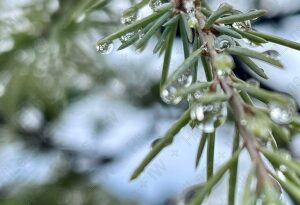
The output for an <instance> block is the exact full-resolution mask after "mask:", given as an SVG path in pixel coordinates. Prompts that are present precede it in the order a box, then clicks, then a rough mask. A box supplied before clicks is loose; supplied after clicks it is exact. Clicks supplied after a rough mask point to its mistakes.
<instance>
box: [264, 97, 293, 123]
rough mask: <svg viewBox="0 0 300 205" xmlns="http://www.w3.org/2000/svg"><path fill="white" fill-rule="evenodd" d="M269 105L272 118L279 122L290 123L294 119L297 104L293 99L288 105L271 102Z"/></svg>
mask: <svg viewBox="0 0 300 205" xmlns="http://www.w3.org/2000/svg"><path fill="white" fill-rule="evenodd" d="M269 107H270V117H271V119H272V120H273V121H274V122H276V123H278V124H288V123H290V122H291V120H292V119H293V116H294V113H295V112H296V106H295V103H294V102H293V101H291V102H290V103H289V104H287V105H279V104H276V103H271V104H270V105H269Z"/></svg>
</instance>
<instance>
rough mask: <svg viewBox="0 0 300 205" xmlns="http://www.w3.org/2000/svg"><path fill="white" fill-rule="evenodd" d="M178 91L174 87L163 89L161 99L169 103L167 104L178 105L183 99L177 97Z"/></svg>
mask: <svg viewBox="0 0 300 205" xmlns="http://www.w3.org/2000/svg"><path fill="white" fill-rule="evenodd" d="M176 91H177V89H176V87H174V86H168V87H167V88H165V89H163V90H162V92H161V94H160V97H161V99H162V100H163V101H164V102H165V103H167V104H175V105H176V104H178V103H180V102H181V100H182V97H181V96H176V95H175V93H176Z"/></svg>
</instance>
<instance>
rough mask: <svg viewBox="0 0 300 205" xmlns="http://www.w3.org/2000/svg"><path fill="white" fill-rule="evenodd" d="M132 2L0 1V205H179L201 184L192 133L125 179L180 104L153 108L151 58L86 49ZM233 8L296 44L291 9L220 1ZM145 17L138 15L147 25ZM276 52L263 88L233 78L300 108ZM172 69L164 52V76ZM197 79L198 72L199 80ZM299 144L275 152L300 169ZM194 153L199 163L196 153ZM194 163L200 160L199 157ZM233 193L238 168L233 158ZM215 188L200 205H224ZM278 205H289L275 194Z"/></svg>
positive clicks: (283, 3)
mask: <svg viewBox="0 0 300 205" xmlns="http://www.w3.org/2000/svg"><path fill="white" fill-rule="evenodd" d="M134 2H136V1H133V0H132V1H129V0H128V1H127V0H122V1H117V0H111V1H104V0H77V1H74V0H1V1H0V204H1V205H23V204H24V205H25V204H26V205H41V204H43V205H65V204H72V205H99V204H101V205H115V204H116V205H123V204H124V205H125V204H133V205H134V204H140V205H171V204H178V205H179V204H180V205H183V204H184V203H183V202H182V198H183V197H185V196H184V193H185V192H186V191H185V190H187V189H188V187H191V186H193V185H194V184H196V183H201V182H204V181H205V176H206V173H205V172H206V171H205V170H206V169H205V160H202V161H201V163H200V167H199V168H198V169H197V170H195V168H194V160H195V154H196V149H197V146H198V141H199V136H200V134H201V133H200V131H199V130H197V129H194V130H193V129H191V128H190V127H186V128H184V129H183V130H182V131H181V132H180V133H179V134H178V136H177V137H176V140H175V142H174V144H173V145H172V146H169V147H168V148H166V149H165V150H164V151H163V152H162V153H161V154H160V155H159V156H158V157H157V158H156V159H155V160H154V161H153V162H152V163H151V164H150V166H149V167H148V168H147V169H146V170H145V172H144V173H143V174H142V175H141V177H140V178H138V179H137V180H135V181H133V182H130V181H129V177H130V174H131V173H132V171H133V169H134V168H135V167H136V166H137V165H138V163H139V162H140V161H141V160H142V159H143V157H144V156H145V154H146V153H147V152H148V151H149V149H151V142H152V141H153V140H154V139H156V138H158V137H160V136H161V135H163V134H164V133H165V132H166V130H167V129H168V127H169V126H170V125H171V124H172V122H173V121H174V120H176V119H177V117H178V116H179V115H180V113H181V112H182V110H183V109H184V105H179V106H173V107H172V106H169V105H165V104H164V103H163V102H162V101H161V100H160V98H159V89H158V88H159V78H160V72H161V64H162V59H161V58H159V57H158V56H154V55H153V54H152V49H153V42H154V39H152V40H153V41H150V43H149V45H148V47H147V48H145V49H144V51H143V52H141V51H136V50H135V49H134V48H129V49H126V50H123V51H117V49H116V48H117V47H118V45H120V43H119V42H115V49H114V51H113V52H112V53H110V54H109V55H100V54H99V53H97V52H96V47H95V45H96V41H97V40H98V39H100V38H102V37H104V36H106V35H108V34H110V33H112V32H114V31H116V30H117V29H118V28H121V27H122V25H121V23H120V18H121V13H122V11H123V10H125V9H126V8H128V7H129V6H130V4H131V3H134ZM222 2H229V3H232V4H233V5H234V6H235V7H236V9H239V10H241V11H248V10H251V9H254V8H260V9H267V10H268V11H269V14H268V16H267V17H266V18H263V19H261V20H259V21H257V22H254V25H253V27H254V28H256V29H258V30H262V31H266V32H270V33H273V34H276V35H279V36H282V37H285V38H288V39H291V40H294V41H297V42H300V1H299V0H252V1H248V0H231V1H220V0H219V1H217V0H215V1H210V4H211V7H212V8H216V7H217V6H218V5H219V3H222ZM149 12H151V10H150V8H148V7H147V8H144V9H143V10H142V11H141V12H140V13H139V15H140V16H141V17H143V16H146V15H147V14H148V13H149ZM257 49H258V50H261V51H264V50H268V49H276V50H277V51H278V52H279V53H280V59H281V60H282V62H283V64H284V65H285V70H279V69H276V68H273V67H271V66H269V65H267V64H262V63H261V62H259V63H260V64H261V66H262V67H263V68H265V70H266V73H267V74H268V75H269V77H270V80H267V81H263V80H262V79H260V78H259V77H257V76H255V75H253V74H252V73H249V72H248V71H247V70H246V69H243V66H242V65H239V67H238V68H237V72H238V73H239V75H240V76H243V77H244V78H254V79H256V80H257V81H259V82H260V83H261V85H262V86H263V87H265V88H267V89H271V90H276V91H282V92H286V93H289V94H290V95H292V96H293V97H294V98H295V99H296V101H297V102H298V104H300V92H299V88H300V72H299V69H300V58H299V57H300V52H297V51H294V50H291V49H288V48H284V47H281V46H277V45H273V44H267V45H265V46H263V47H257ZM182 59H183V56H182V48H181V42H180V41H179V40H178V41H175V47H174V52H173V55H172V62H171V65H172V68H173V69H174V68H176V65H178V64H179V63H180V62H181V61H182ZM199 76H200V77H202V78H203V76H204V74H203V71H202V70H201V69H200V70H199ZM217 134H218V137H217V141H216V143H217V145H216V146H217V147H216V154H215V166H216V167H218V166H219V165H220V164H221V163H222V162H224V160H226V159H227V157H228V156H229V155H230V153H231V137H232V135H233V129H232V123H231V122H230V121H229V122H228V123H226V124H225V125H224V126H222V127H221V128H220V129H219V130H218V132H217ZM299 146H300V136H295V137H294V139H293V141H292V142H291V144H290V145H289V146H288V147H286V149H289V150H290V151H291V152H292V154H293V155H294V157H296V158H297V159H300V151H299V149H297V148H298V147H299ZM204 153H205V152H204ZM203 158H204V159H205V155H204V156H203ZM241 158H242V159H241V160H240V164H239V167H240V170H241V171H240V176H239V177H238V184H239V187H238V193H240V192H241V190H242V185H243V183H244V177H245V173H247V172H244V171H242V170H244V169H245V168H247V167H249V163H248V162H249V157H248V156H247V154H246V153H244V154H243V155H242V156H241ZM226 183H227V182H226V180H223V181H222V182H221V183H220V184H219V185H218V187H217V188H216V189H215V190H214V191H213V193H212V196H211V197H209V198H208V199H207V200H206V202H205V204H214V205H225V204H226V189H227V188H226ZM283 200H284V201H285V202H286V204H293V202H291V201H290V200H289V199H288V197H286V196H285V195H283Z"/></svg>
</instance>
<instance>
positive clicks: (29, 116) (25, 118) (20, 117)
mask: <svg viewBox="0 0 300 205" xmlns="http://www.w3.org/2000/svg"><path fill="white" fill-rule="evenodd" d="M17 122H18V124H19V126H20V127H21V128H22V129H23V130H25V131H27V132H37V131H38V130H39V129H40V128H41V127H42V125H43V122H44V116H43V113H42V112H41V110H40V109H38V108H37V107H35V106H32V105H29V106H26V107H24V108H22V109H21V110H20V111H19V113H18V114H17Z"/></svg>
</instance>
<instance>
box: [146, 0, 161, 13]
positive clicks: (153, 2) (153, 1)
mask: <svg viewBox="0 0 300 205" xmlns="http://www.w3.org/2000/svg"><path fill="white" fill-rule="evenodd" d="M161 5H162V2H161V0H150V2H149V6H150V8H151V9H152V10H153V11H155V10H156V9H157V7H159V6H161Z"/></svg>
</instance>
